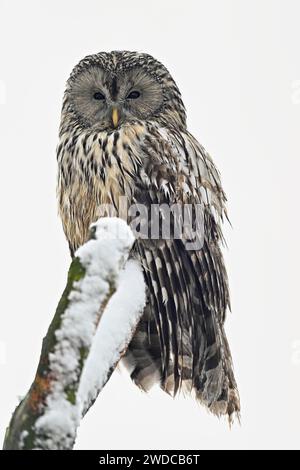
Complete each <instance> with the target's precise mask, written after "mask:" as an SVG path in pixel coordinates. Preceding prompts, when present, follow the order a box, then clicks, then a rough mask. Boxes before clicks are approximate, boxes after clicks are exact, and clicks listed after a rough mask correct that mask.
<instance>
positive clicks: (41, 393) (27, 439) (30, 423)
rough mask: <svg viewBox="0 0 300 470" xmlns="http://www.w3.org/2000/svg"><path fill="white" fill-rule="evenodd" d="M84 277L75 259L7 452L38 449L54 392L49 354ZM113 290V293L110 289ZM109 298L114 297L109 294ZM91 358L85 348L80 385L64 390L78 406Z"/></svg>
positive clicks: (13, 425)
mask: <svg viewBox="0 0 300 470" xmlns="http://www.w3.org/2000/svg"><path fill="white" fill-rule="evenodd" d="M84 276H85V268H84V267H83V266H82V264H81V262H80V260H79V258H74V259H73V261H72V263H71V265H70V269H69V273H68V281H67V285H66V288H65V290H64V292H63V294H62V296H61V299H60V301H59V303H58V306H57V309H56V312H55V315H54V318H53V320H52V322H51V324H50V326H49V329H48V332H47V334H46V336H45V338H44V339H43V344H42V351H41V356H40V361H39V365H38V368H37V372H36V376H35V379H34V381H33V383H32V385H31V387H30V390H29V391H28V393H27V395H26V396H25V398H23V400H22V401H21V402H20V404H19V405H18V406H17V408H16V409H15V411H14V413H13V416H12V418H11V421H10V424H9V426H8V428H7V430H6V435H5V439H4V446H3V449H4V450H21V449H22V450H29V449H33V448H34V447H35V439H36V432H35V426H34V425H35V423H36V421H37V419H38V418H39V417H40V416H41V415H42V414H43V411H44V408H45V400H46V397H47V395H48V394H49V392H50V390H51V384H52V382H53V380H55V377H53V376H51V375H52V374H51V370H50V365H49V354H51V353H52V352H53V351H54V348H55V345H56V342H57V339H56V334H55V333H56V331H57V330H58V329H59V328H60V326H61V321H62V316H63V314H64V312H65V311H66V309H67V307H68V305H69V295H70V293H71V291H72V289H73V287H74V283H75V282H77V281H80V280H81V279H82V278H83V277H84ZM110 290H111V289H110ZM110 295H112V294H111V293H110ZM87 355H88V351H86V350H85V348H82V351H81V361H80V364H79V370H78V381H77V382H76V383H74V384H72V385H71V386H69V387H68V389H67V390H65V395H66V397H67V400H68V401H69V402H70V403H71V404H75V400H76V392H77V387H78V383H79V378H80V375H81V371H82V368H83V365H84V362H85V359H86V357H87Z"/></svg>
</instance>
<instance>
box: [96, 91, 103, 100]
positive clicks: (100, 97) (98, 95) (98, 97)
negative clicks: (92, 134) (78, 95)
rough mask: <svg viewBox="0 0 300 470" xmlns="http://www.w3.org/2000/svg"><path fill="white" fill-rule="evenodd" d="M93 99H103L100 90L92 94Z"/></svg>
mask: <svg viewBox="0 0 300 470" xmlns="http://www.w3.org/2000/svg"><path fill="white" fill-rule="evenodd" d="M93 98H94V100H105V96H104V95H103V94H102V93H100V91H96V93H94V95H93Z"/></svg>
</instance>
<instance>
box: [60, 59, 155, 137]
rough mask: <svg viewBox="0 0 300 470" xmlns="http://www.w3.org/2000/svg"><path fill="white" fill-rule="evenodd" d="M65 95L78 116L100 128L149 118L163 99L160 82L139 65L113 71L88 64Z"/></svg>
mask: <svg viewBox="0 0 300 470" xmlns="http://www.w3.org/2000/svg"><path fill="white" fill-rule="evenodd" d="M68 95H69V99H70V104H71V106H72V109H73V110H74V112H75V113H76V114H77V116H78V117H79V119H81V120H82V121H83V122H84V123H85V125H87V126H89V127H92V128H99V129H101V130H104V129H113V128H117V127H119V126H121V125H122V124H123V123H127V122H131V121H134V120H136V119H142V120H146V119H149V118H151V117H152V116H154V115H155V114H157V113H158V112H159V111H160V110H161V108H162V106H163V103H164V96H163V89H162V86H161V84H160V83H159V82H158V80H157V79H156V78H155V77H154V76H153V75H151V74H149V73H148V72H147V71H145V70H143V68H142V67H134V68H132V69H128V70H125V71H120V72H116V73H112V72H107V71H105V70H104V69H103V68H101V67H98V66H92V67H89V68H88V69H87V70H84V71H83V72H81V73H80V75H78V76H77V77H76V78H75V80H74V81H73V82H72V84H71V85H70V87H69V89H68Z"/></svg>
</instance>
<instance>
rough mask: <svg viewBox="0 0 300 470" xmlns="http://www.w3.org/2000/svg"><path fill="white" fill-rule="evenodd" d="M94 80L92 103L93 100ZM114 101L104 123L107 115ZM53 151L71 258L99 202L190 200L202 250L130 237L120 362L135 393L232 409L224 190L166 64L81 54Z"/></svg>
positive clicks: (124, 55)
mask: <svg viewBox="0 0 300 470" xmlns="http://www.w3.org/2000/svg"><path fill="white" fill-rule="evenodd" d="M98 89H99V90H100V91H101V93H100V99H101V100H102V101H101V103H95V102H94V100H93V99H92V98H93V97H94V96H95V90H98ZM132 89H133V90H134V89H139V91H140V95H139V96H140V100H138V99H134V101H133V100H131V99H129V98H128V96H129V95H128V93H129V92H130V90H132ZM101 94H102V95H104V96H105V97H106V99H105V101H104V100H103V97H102V98H101ZM96 96H97V95H96ZM98 97H99V95H98ZM97 100H98V98H97V99H96V101H97ZM116 106H117V107H118V108H117V109H118V116H119V115H120V116H119V117H120V120H119V122H118V126H117V127H116V128H115V127H114V124H113V123H112V121H111V119H110V115H111V113H112V110H113V109H115V107H116ZM57 158H58V168H59V172H58V199H59V211H60V216H61V218H62V222H63V228H64V231H65V234H66V237H67V239H68V242H69V246H70V250H71V254H72V255H73V254H74V252H75V250H76V249H77V248H78V247H79V246H80V245H81V244H82V243H84V242H85V241H86V239H87V236H88V227H89V225H90V224H91V223H92V222H93V221H95V220H96V219H97V218H98V217H99V216H101V215H103V209H102V206H101V205H102V204H112V205H113V206H114V207H115V209H116V211H117V215H120V207H119V204H118V201H119V197H120V196H124V197H126V200H127V201H128V203H129V204H135V203H140V204H144V205H145V206H146V207H150V206H151V204H162V203H166V204H168V205H171V204H173V203H191V204H196V203H197V204H200V205H201V210H202V212H203V221H204V245H203V247H202V249H201V250H186V249H185V244H186V243H187V241H188V240H185V239H184V238H183V239H181V240H180V239H174V238H173V239H162V238H160V239H159V240H157V239H139V240H137V241H136V243H135V246H134V251H133V253H132V256H136V257H137V258H138V259H139V260H140V262H141V264H142V266H143V269H144V275H145V281H146V285H147V288H148V302H147V306H146V308H145V312H144V315H143V318H142V320H141V322H140V324H139V327H138V329H137V331H136V333H135V336H134V338H133V340H132V342H131V344H130V345H129V347H128V350H127V352H126V354H125V356H124V358H123V361H124V363H125V364H126V366H127V367H128V369H129V370H130V373H131V377H132V379H133V380H134V382H135V383H136V384H137V385H138V386H140V387H141V388H142V389H144V390H148V389H149V388H150V386H151V385H152V384H153V383H156V382H159V383H160V385H161V387H162V389H164V390H166V391H167V392H168V393H170V394H172V395H175V394H176V393H177V391H178V390H180V389H183V390H185V391H190V392H192V393H194V394H195V396H196V398H197V399H198V400H199V401H201V402H202V403H204V404H205V405H206V406H207V407H208V408H209V409H210V410H211V411H212V412H213V413H215V414H217V415H222V414H227V415H228V416H229V417H231V416H232V415H233V413H235V412H236V413H238V412H239V397H238V391H237V386H236V382H235V379H234V375H233V371H232V360H231V355H230V351H229V347H228V343H227V340H226V336H225V332H224V321H225V315H226V310H227V308H228V306H229V293H228V283H227V275H226V270H225V267H224V263H223V257H222V253H221V250H220V244H221V242H222V233H221V227H220V223H221V222H222V220H223V216H224V214H226V212H225V211H226V209H225V202H226V197H225V194H224V192H223V189H222V186H221V182H220V177H219V173H218V171H217V169H216V167H215V166H214V164H213V162H212V160H211V158H210V156H209V155H208V154H207V152H206V151H205V150H204V148H203V147H202V146H201V145H200V144H199V143H198V142H197V141H196V140H195V139H194V138H193V137H192V135H191V134H189V132H188V131H187V129H186V115H185V109H184V105H183V103H182V100H181V95H180V92H179V90H178V88H177V86H176V84H175V82H174V81H173V79H172V77H171V76H170V74H169V72H168V71H167V69H166V68H165V67H164V66H163V65H162V64H161V63H159V62H158V61H156V60H155V59H153V58H152V57H151V56H149V55H147V54H140V53H136V52H112V53H99V54H96V55H93V56H88V57H86V58H85V59H83V60H82V61H81V62H80V63H79V64H78V65H77V66H76V67H75V68H74V70H73V72H72V74H71V76H70V78H69V80H68V83H67V88H66V92H65V96H64V101H63V109H62V118H61V126H60V140H59V145H58V150H57ZM173 222H174V221H173Z"/></svg>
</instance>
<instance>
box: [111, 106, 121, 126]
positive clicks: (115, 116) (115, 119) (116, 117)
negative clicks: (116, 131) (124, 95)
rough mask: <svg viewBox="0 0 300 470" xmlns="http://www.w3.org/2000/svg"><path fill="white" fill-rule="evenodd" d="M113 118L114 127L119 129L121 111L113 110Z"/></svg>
mask: <svg viewBox="0 0 300 470" xmlns="http://www.w3.org/2000/svg"><path fill="white" fill-rule="evenodd" d="M111 118H112V122H113V125H114V127H117V125H118V123H119V120H120V116H119V111H118V110H117V108H113V109H112V114H111Z"/></svg>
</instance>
